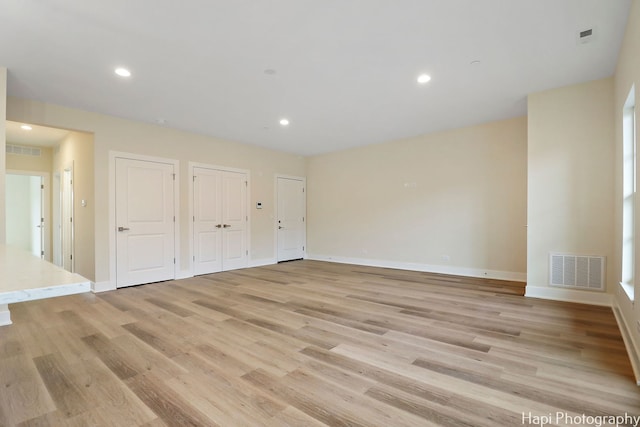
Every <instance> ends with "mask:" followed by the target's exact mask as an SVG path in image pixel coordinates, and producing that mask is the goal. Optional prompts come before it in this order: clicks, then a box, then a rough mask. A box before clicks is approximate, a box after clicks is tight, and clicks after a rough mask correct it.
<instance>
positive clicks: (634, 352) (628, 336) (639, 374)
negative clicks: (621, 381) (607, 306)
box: [613, 300, 640, 386]
mask: <svg viewBox="0 0 640 427" xmlns="http://www.w3.org/2000/svg"><path fill="white" fill-rule="evenodd" d="M621 311H622V310H620V307H619V305H618V302H617V300H614V305H613V315H614V316H615V318H616V322H617V323H618V328H619V329H620V334H621V335H622V341H623V342H624V346H625V348H626V349H627V354H628V355H629V361H630V362H631V368H632V369H633V375H634V376H635V379H636V385H637V386H640V359H639V358H638V355H640V351H638V349H639V348H640V347H638V345H637V343H636V340H635V339H634V338H633V333H631V329H629V325H628V324H627V321H626V320H625V318H624V315H623V314H622V312H621Z"/></svg>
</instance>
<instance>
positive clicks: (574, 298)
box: [524, 285, 612, 307]
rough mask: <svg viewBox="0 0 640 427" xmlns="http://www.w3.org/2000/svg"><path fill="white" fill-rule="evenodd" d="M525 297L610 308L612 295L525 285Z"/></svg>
mask: <svg viewBox="0 0 640 427" xmlns="http://www.w3.org/2000/svg"><path fill="white" fill-rule="evenodd" d="M524 296H525V297H529V298H541V299H550V300H554V301H565V302H576V303H580V304H591V305H602V306H606V307H611V306H612V295H611V294H607V293H604V292H596V291H581V290H578V289H561V288H551V287H548V286H532V285H527V288H526V291H525V294H524Z"/></svg>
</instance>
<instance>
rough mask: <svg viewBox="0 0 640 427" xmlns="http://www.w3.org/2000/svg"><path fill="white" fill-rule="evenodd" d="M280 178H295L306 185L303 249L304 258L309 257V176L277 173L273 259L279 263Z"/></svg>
mask: <svg viewBox="0 0 640 427" xmlns="http://www.w3.org/2000/svg"><path fill="white" fill-rule="evenodd" d="M278 178H284V179H295V180H298V181H302V185H303V186H304V200H305V203H304V233H303V238H302V240H303V244H304V251H302V258H303V259H306V258H307V178H306V177H304V176H294V175H282V174H276V176H275V178H274V179H273V182H274V184H273V188H274V190H275V191H274V192H273V193H274V194H273V206H274V208H273V213H274V216H273V260H274V262H275V263H278Z"/></svg>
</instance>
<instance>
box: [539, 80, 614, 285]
mask: <svg viewBox="0 0 640 427" xmlns="http://www.w3.org/2000/svg"><path fill="white" fill-rule="evenodd" d="M528 119H529V131H528V134H529V138H528V145H529V148H528V176H529V179H528V193H529V196H528V214H527V216H528V239H527V241H528V246H527V255H528V258H527V286H528V287H531V286H533V287H548V283H549V253H550V252H566V253H572V254H580V255H604V256H606V257H607V259H608V269H607V270H608V276H607V286H608V289H609V290H612V289H613V287H612V286H613V283H614V282H615V263H614V262H612V261H613V255H614V252H613V224H614V215H613V163H614V159H613V153H614V150H613V139H614V126H613V79H611V78H608V79H603V80H597V81H593V82H589V83H584V84H579V85H574V86H568V87H563V88H560V89H554V90H549V91H545V92H540V93H536V94H532V95H530V96H529V100H528ZM585 297H586V295H585Z"/></svg>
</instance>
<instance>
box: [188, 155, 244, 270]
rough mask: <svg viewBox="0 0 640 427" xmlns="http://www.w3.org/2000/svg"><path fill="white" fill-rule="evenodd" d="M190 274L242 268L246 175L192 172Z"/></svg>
mask: <svg viewBox="0 0 640 427" xmlns="http://www.w3.org/2000/svg"><path fill="white" fill-rule="evenodd" d="M193 174H194V175H193V176H194V178H193V181H194V184H193V212H194V216H193V239H194V255H193V261H194V274H196V275H199V274H209V273H215V272H218V271H226V270H234V269H238V268H245V267H246V266H247V264H248V254H247V237H248V236H247V222H248V218H247V174H246V173H243V172H233V171H224V170H217V169H209V168H201V167H195V168H194V169H193Z"/></svg>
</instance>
